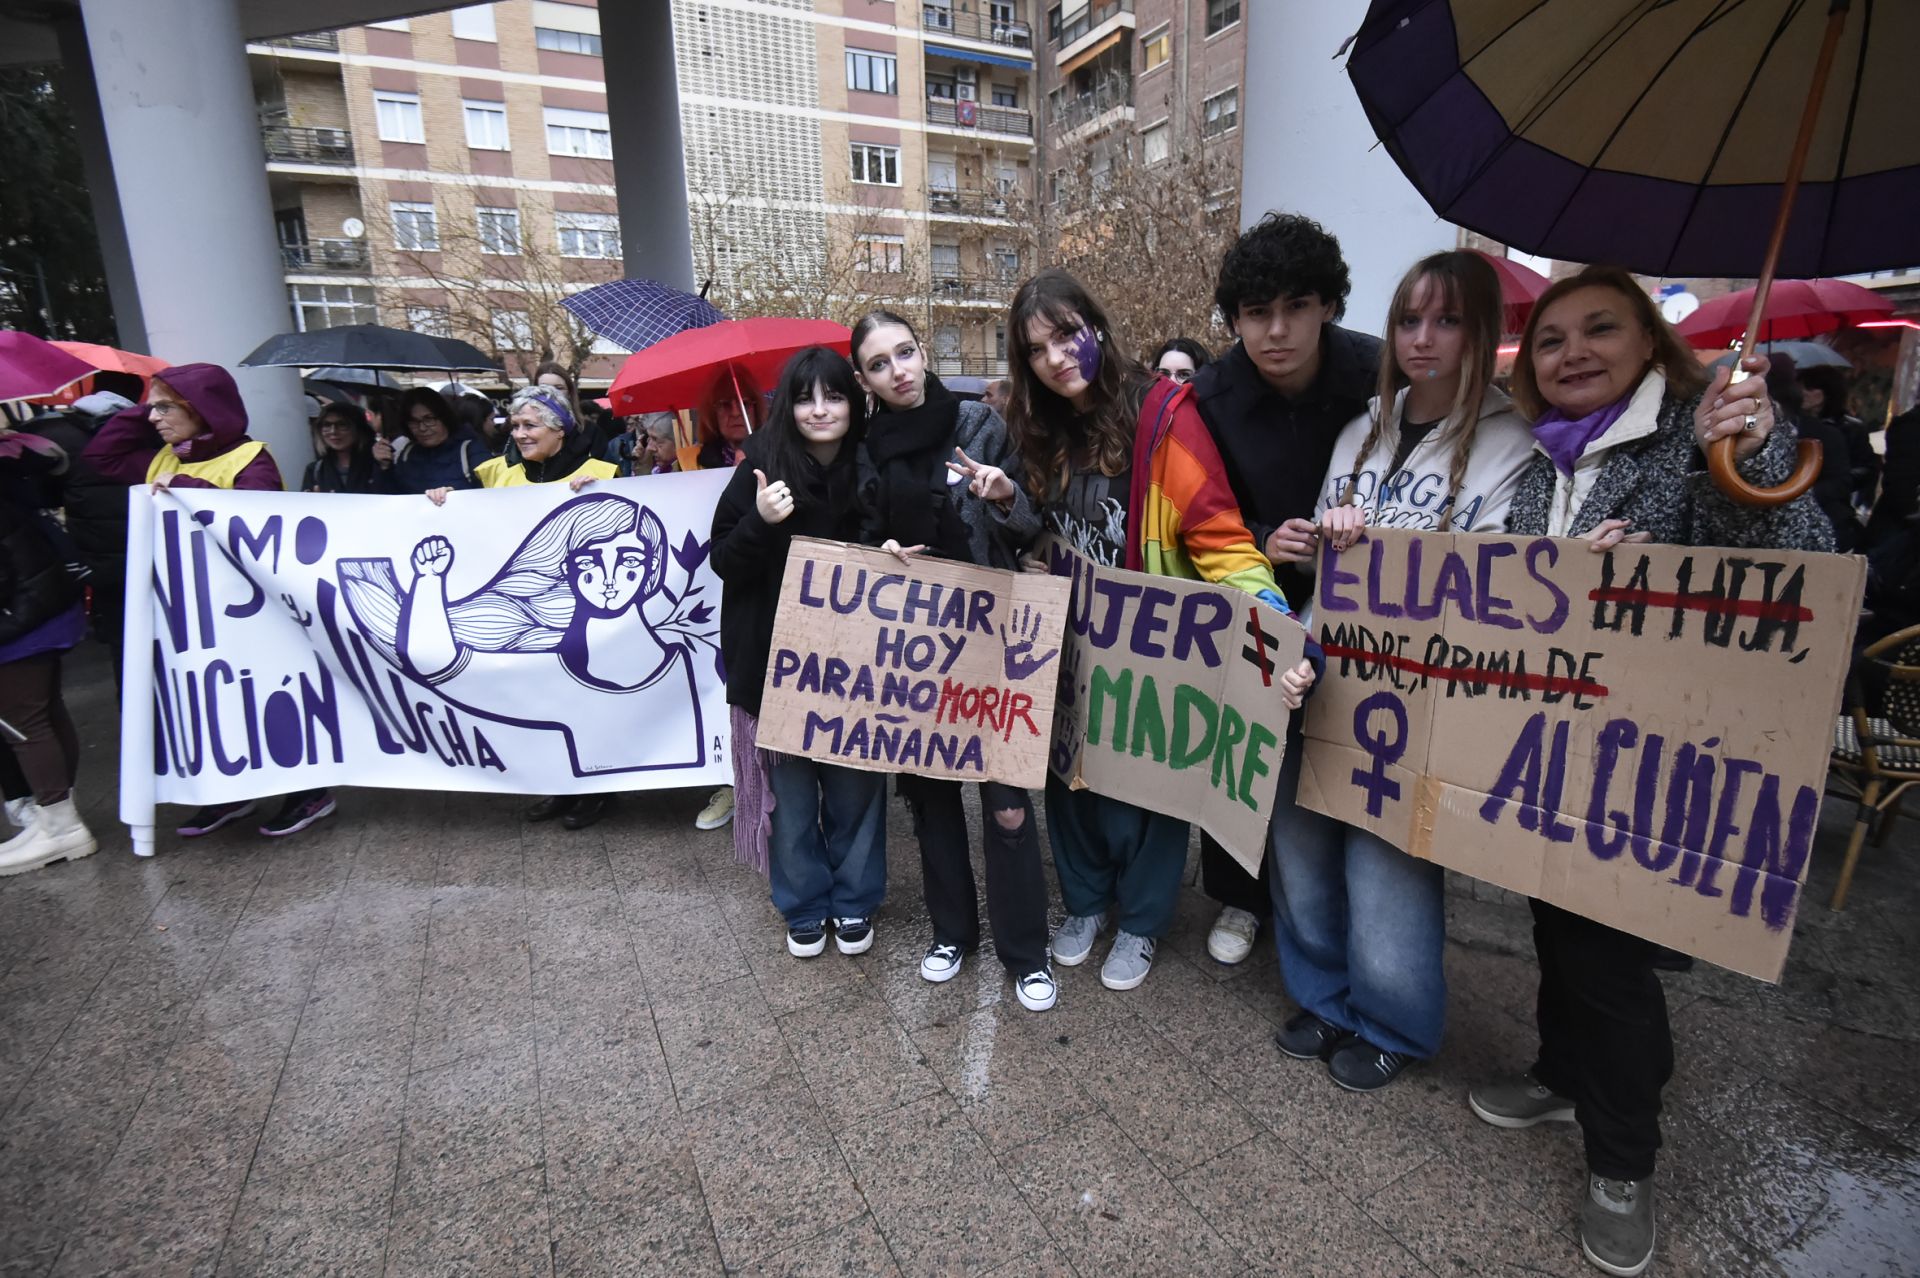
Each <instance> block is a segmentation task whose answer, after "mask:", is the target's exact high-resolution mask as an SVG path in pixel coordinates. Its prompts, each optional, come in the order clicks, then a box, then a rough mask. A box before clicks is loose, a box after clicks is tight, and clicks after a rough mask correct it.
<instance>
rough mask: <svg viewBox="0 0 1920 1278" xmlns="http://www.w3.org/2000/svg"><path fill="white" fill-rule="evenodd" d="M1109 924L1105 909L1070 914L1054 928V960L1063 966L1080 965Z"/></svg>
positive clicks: (1052, 947) (1052, 946) (1051, 947)
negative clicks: (1095, 912) (1094, 912)
mask: <svg viewBox="0 0 1920 1278" xmlns="http://www.w3.org/2000/svg"><path fill="white" fill-rule="evenodd" d="M1106 925H1107V915H1106V912H1105V911H1104V910H1103V911H1101V912H1100V913H1098V914H1069V915H1068V916H1067V917H1066V918H1065V919H1064V920H1063V921H1062V922H1061V924H1060V926H1059V927H1057V928H1055V929H1054V930H1053V944H1052V945H1051V946H1050V947H1048V948H1050V949H1051V950H1052V951H1053V961H1054V962H1056V963H1058V964H1060V966H1062V967H1078V966H1080V965H1081V964H1082V963H1084V962H1086V961H1087V955H1089V954H1091V953H1092V952H1093V943H1094V941H1096V940H1097V939H1099V936H1100V931H1101V929H1102V928H1104V927H1106Z"/></svg>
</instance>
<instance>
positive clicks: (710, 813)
mask: <svg viewBox="0 0 1920 1278" xmlns="http://www.w3.org/2000/svg"><path fill="white" fill-rule="evenodd" d="M731 820H733V787H732V786H730V785H723V786H721V787H720V788H719V789H718V790H715V791H714V792H713V797H712V798H711V799H708V800H707V806H706V807H704V808H701V809H700V815H699V816H697V817H695V818H694V819H693V828H694V829H696V830H717V829H719V828H720V827H721V826H723V825H725V824H726V823H727V822H729V821H731Z"/></svg>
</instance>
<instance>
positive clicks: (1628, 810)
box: [1299, 529, 1866, 981]
mask: <svg viewBox="0 0 1920 1278" xmlns="http://www.w3.org/2000/svg"><path fill="white" fill-rule="evenodd" d="M1865 579H1866V569H1865V562H1864V561H1863V560H1861V559H1858V558H1850V557H1842V556H1838V555H1813V554H1798V553H1791V552H1785V551H1769V550H1729V549H1723V548H1706V547H1691V548H1690V547H1679V546H1634V545H1629V546H1622V547H1619V548H1617V549H1616V550H1614V551H1611V552H1609V553H1606V554H1595V553H1593V552H1592V551H1590V550H1588V549H1587V547H1586V544H1585V543H1584V542H1579V541H1556V540H1550V539H1548V538H1544V537H1542V538H1523V537H1476V536H1449V535H1441V534H1429V533H1416V532H1406V531H1398V530H1375V529H1369V530H1368V531H1367V533H1366V534H1365V535H1364V536H1363V538H1362V539H1361V541H1360V542H1359V543H1358V544H1357V545H1355V546H1354V547H1352V548H1350V549H1349V550H1347V551H1345V552H1344V553H1338V554H1336V553H1335V552H1332V551H1331V550H1329V551H1327V552H1326V553H1325V554H1324V555H1323V557H1322V561H1321V564H1320V570H1319V579H1318V583H1317V586H1316V597H1315V604H1314V612H1313V627H1314V633H1315V634H1316V635H1317V636H1318V637H1319V639H1320V641H1321V644H1322V645H1323V646H1324V647H1326V649H1327V677H1326V679H1325V680H1324V682H1323V685H1322V687H1321V688H1320V689H1319V690H1318V692H1317V693H1316V694H1315V696H1314V698H1313V700H1312V701H1311V702H1310V703H1309V705H1308V708H1307V716H1306V737H1307V745H1306V755H1305V757H1304V758H1303V759H1302V761H1301V762H1302V771H1301V779H1300V791H1299V802H1301V803H1302V804H1304V805H1306V806H1307V807H1309V808H1312V809H1313V810H1315V811H1318V812H1324V813H1326V814H1328V815H1329V816H1334V817H1338V818H1339V819H1341V820H1343V821H1348V822H1351V823H1353V824H1355V825H1359V826H1364V827H1366V828H1367V829H1370V830H1373V831H1375V832H1376V833H1378V834H1379V835H1381V837H1383V838H1385V839H1387V840H1388V841H1389V842H1391V843H1393V844H1394V845H1395V846H1396V847H1399V848H1402V849H1404V850H1406V851H1407V852H1409V853H1410V854H1412V855H1414V856H1419V857H1424V858H1427V859H1430V860H1434V861H1437V862H1439V863H1440V864H1442V865H1445V866H1448V867H1449V868H1451V869H1455V870H1459V871H1461V872H1463V873H1466V874H1471V875H1473V876H1474V877H1476V878H1480V879H1485V880H1487V881H1489V882H1492V883H1497V884H1499V885H1500V886H1502V887H1506V888H1510V889H1512V890H1514V891H1516V892H1524V893H1526V894H1528V895H1529V896H1534V897H1538V898H1540V899H1541V900H1544V901H1549V902H1552V903H1553V904H1555V905H1558V906H1561V907H1562V908H1564V909H1568V910H1571V911H1573V912H1575V913H1578V914H1583V915H1585V916H1587V917H1589V918H1593V919H1597V920H1599V921H1601V922H1603V923H1607V924H1609V925H1611V926H1613V927H1617V928H1620V929H1622V930H1624V931H1628V932H1632V933H1634V934H1636V935H1639V936H1645V937H1648V938H1650V939H1652V940H1655V941H1658V942H1660V943H1661V944H1663V945H1667V946H1670V947H1672V948H1673V949H1676V950H1680V951H1683V952H1685V953H1688V954H1693V955H1696V956H1698V957H1700V958H1703V959H1706V960H1708V961H1710V962H1713V963H1718V964H1720V965H1722V966H1724V967H1729V968H1732V969H1734V970H1736V971H1740V972H1745V973H1747V974H1749V975H1752V976H1757V977H1760V978H1762V979H1764V980H1770V981H1771V980H1778V979H1779V975H1780V971H1781V968H1782V967H1783V966H1784V964H1785V962H1786V954H1787V947H1788V944H1789V942H1790V941H1791V939H1792V931H1793V918H1794V912H1795V909H1796V908H1797V906H1798V903H1799V896H1800V891H1801V888H1802V887H1803V885H1804V883H1805V880H1806V871H1807V861H1808V858H1809V852H1810V849H1811V846H1812V841H1813V836H1814V830H1815V825H1816V822H1817V815H1818V811H1819V802H1820V795H1821V791H1822V788H1823V786H1824V784H1825V780H1826V772H1827V759H1828V753H1829V751H1830V749H1831V747H1832V741H1833V722H1834V716H1835V715H1836V714H1837V713H1838V711H1839V707H1840V695H1841V688H1842V684H1843V682H1844V680H1845V677H1846V670H1847V663H1848V658H1849V655H1850V653H1851V645H1852V638H1853V630H1854V625H1855V622H1856V620H1857V619H1858V616H1859V611H1860V599H1861V592H1862V589H1863V587H1864V584H1865ZM1636 623H1637V628H1638V633H1635V629H1636ZM1556 653H1557V654H1561V655H1555V654H1556ZM1443 654H1444V656H1443ZM1493 654H1506V655H1505V657H1504V658H1501V659H1494V658H1493ZM1522 660H1524V662H1525V676H1526V678H1525V682H1526V683H1528V684H1531V685H1533V686H1531V687H1525V688H1523V686H1522V680H1521V677H1520V675H1519V672H1518V665H1517V663H1518V662H1520V661H1522ZM1503 663H1504V664H1503ZM1434 666H1443V667H1445V668H1446V671H1447V673H1445V674H1441V673H1438V672H1436V671H1435V670H1434V669H1433V667H1434ZM1543 677H1545V678H1547V679H1549V680H1550V682H1548V683H1546V684H1545V685H1542V683H1541V681H1542V678H1543ZM1402 712H1403V713H1404V715H1405V724H1404V728H1403V727H1402V725H1401V723H1400V720H1399V717H1398V715H1399V714H1400V713H1402ZM1677 768H1682V769H1683V771H1682V773H1681V775H1682V777H1683V782H1682V784H1681V785H1680V786H1679V787H1678V788H1679V795H1680V798H1679V801H1677V802H1674V803H1672V804H1671V806H1670V800H1672V799H1674V795H1675V789H1676V787H1675V785H1674V778H1675V775H1676V769H1677ZM1503 774H1504V778H1505V779H1504V781H1503ZM1596 795H1597V798H1596Z"/></svg>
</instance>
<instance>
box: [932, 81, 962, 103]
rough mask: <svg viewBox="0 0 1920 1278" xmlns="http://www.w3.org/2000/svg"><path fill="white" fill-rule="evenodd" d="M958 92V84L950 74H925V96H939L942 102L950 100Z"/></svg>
mask: <svg viewBox="0 0 1920 1278" xmlns="http://www.w3.org/2000/svg"><path fill="white" fill-rule="evenodd" d="M958 94H959V84H958V82H957V81H956V80H955V79H954V78H953V77H952V76H950V75H932V74H929V75H928V76H927V96H928V97H930V98H939V99H940V100H941V101H943V102H952V101H953V100H954V99H955V98H956V97H957V96H958Z"/></svg>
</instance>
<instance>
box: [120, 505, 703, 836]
mask: <svg viewBox="0 0 1920 1278" xmlns="http://www.w3.org/2000/svg"><path fill="white" fill-rule="evenodd" d="M725 482H726V476H725V475H711V474H691V475H674V476H658V477H650V478H644V479H632V480H625V479H623V480H611V481H606V482H603V483H599V484H595V485H593V486H592V487H590V488H587V489H584V490H582V491H581V492H580V493H577V494H575V493H570V492H568V491H567V490H566V488H565V486H564V485H551V486H539V487H535V486H529V487H525V488H514V489H499V490H492V491H474V492H460V493H455V494H453V495H452V496H451V497H449V498H448V500H447V503H446V505H445V506H435V505H434V504H433V503H431V502H429V501H428V500H427V499H426V498H425V497H364V496H345V495H334V494H325V495H320V494H301V493H261V492H226V491H220V490H212V489H200V488H179V489H170V490H168V491H166V492H163V493H159V494H149V493H148V491H147V490H146V488H144V487H139V488H135V489H133V490H132V491H131V493H130V494H129V502H130V506H129V513H130V519H131V522H130V527H129V539H128V564H129V571H128V573H127V610H126V616H127V656H126V695H125V696H124V697H123V698H122V716H123V753H122V765H121V784H122V796H121V808H122V813H123V815H124V817H125V819H126V820H127V822H128V823H129V824H130V825H133V826H135V827H136V831H137V830H138V829H139V828H140V827H150V826H151V825H152V823H153V805H154V803H155V802H156V801H160V802H172V803H193V804H204V803H219V802H225V801H228V800H233V799H248V798H254V797H257V796H260V795H268V794H283V793H287V792H289V791H293V790H302V789H308V788H312V787H317V786H325V785H339V784H345V785H375V786H397V787H402V788H406V789H420V790H495V791H501V792H505V793H514V794H578V793H585V792H590V791H602V790H632V789H647V788H651V787H654V786H685V785H693V784H696V783H703V782H710V781H716V780H724V779H726V778H727V777H728V775H729V759H730V755H729V753H728V734H727V726H726V725H727V715H726V693H725V686H724V684H723V682H722V680H721V678H720V673H719V666H718V660H717V658H718V643H719V599H720V588H719V582H718V580H717V579H716V578H715V577H714V575H713V570H712V568H711V566H710V565H709V563H708V556H707V550H708V536H709V529H710V528H711V526H712V522H713V507H714V503H715V501H716V500H717V499H718V496H719V492H720V489H721V487H723V486H724V484H725ZM135 569H139V570H138V571H135Z"/></svg>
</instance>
